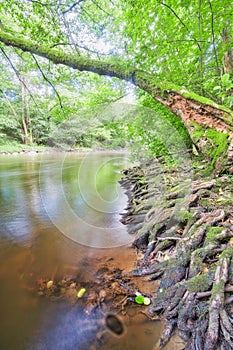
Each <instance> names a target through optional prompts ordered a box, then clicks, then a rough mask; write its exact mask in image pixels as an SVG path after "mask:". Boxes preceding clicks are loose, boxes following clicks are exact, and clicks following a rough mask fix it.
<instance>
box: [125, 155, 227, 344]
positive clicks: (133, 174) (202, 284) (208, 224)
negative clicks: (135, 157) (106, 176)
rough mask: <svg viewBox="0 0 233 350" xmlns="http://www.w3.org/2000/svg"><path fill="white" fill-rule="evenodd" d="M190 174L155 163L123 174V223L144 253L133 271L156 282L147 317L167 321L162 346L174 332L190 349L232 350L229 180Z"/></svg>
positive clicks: (225, 177)
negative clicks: (124, 203) (124, 200)
mask: <svg viewBox="0 0 233 350" xmlns="http://www.w3.org/2000/svg"><path fill="white" fill-rule="evenodd" d="M200 168H201V167H200ZM142 169H144V170H142ZM161 173H162V176H161ZM190 177H191V176H190V173H185V170H184V172H183V174H182V181H181V179H180V178H181V177H180V173H179V174H178V172H177V171H175V170H168V169H166V168H165V167H164V169H163V171H161V164H160V166H158V165H157V163H156V162H155V161H151V162H150V163H148V162H147V164H142V165H141V166H140V167H138V168H137V167H133V168H131V169H128V170H127V171H125V174H124V178H123V179H122V180H121V184H122V186H123V187H124V188H125V189H126V193H127V194H128V196H129V202H128V208H127V213H125V214H123V215H122V220H121V221H122V222H123V223H124V224H126V225H127V227H128V231H129V233H131V234H134V242H133V246H134V247H135V248H136V249H138V250H139V251H141V252H142V253H143V254H140V256H142V258H141V259H140V260H138V261H137V266H136V268H135V269H134V270H133V271H132V273H131V274H132V275H133V276H148V279H149V280H156V279H157V280H158V283H159V286H158V290H157V292H156V293H155V294H154V295H153V302H152V304H151V306H150V308H149V311H148V317H150V318H152V319H153V317H156V315H159V316H160V317H161V318H163V319H164V320H165V321H166V325H165V328H164V332H163V334H162V337H161V340H160V346H161V347H163V346H164V345H165V344H166V343H167V342H168V341H169V339H170V338H171V336H172V334H173V333H174V331H175V330H176V331H177V332H178V334H179V336H180V337H181V338H182V339H183V340H185V343H186V347H185V349H188V350H217V349H233V306H232V301H233V295H232V293H233V259H232V257H233V185H232V178H231V176H229V175H228V176H224V175H223V176H218V177H216V178H211V179H209V178H208V179H206V178H205V177H203V175H202V174H201V175H200V174H198V173H196V174H194V175H193V176H192V178H191V179H190Z"/></svg>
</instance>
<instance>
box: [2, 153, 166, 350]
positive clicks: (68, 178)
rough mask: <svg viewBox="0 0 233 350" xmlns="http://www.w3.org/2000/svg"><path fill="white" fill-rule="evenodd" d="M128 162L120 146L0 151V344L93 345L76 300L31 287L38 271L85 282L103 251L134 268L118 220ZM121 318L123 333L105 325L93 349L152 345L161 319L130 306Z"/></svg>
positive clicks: (81, 349)
mask: <svg viewBox="0 0 233 350" xmlns="http://www.w3.org/2000/svg"><path fill="white" fill-rule="evenodd" d="M127 165H128V159H127V154H125V153H103V152H99V153H94V154H91V155H88V156H87V155H84V154H78V153H69V154H65V153H62V154H59V153H58V154H43V155H42V154H41V155H27V156H26V155H18V156H0V215H1V216H0V218H1V221H0V349H1V350H16V349H17V350H20V349H22V350H27V349H30V350H31V349H33V350H34V349H35V350H47V349H48V350H53V349H54V350H55V349H56V350H73V349H76V350H88V349H91V346H90V344H91V339H95V337H96V333H97V332H98V329H97V327H96V323H95V320H93V323H92V324H91V325H88V327H87V325H86V323H85V315H84V313H83V310H82V308H81V307H80V308H79V307H78V306H77V305H70V304H69V303H68V302H64V301H63V302H57V301H54V302H53V301H51V300H48V299H46V298H43V297H40V296H38V295H37V293H35V291H34V290H33V288H34V287H35V281H36V280H38V279H39V278H47V279H60V278H62V277H63V276H77V274H78V275H79V276H80V279H82V280H86V281H88V280H89V279H91V278H93V274H94V273H95V272H96V271H97V270H98V262H101V261H103V260H105V261H106V260H107V259H108V258H112V259H111V261H113V262H114V264H115V265H116V266H118V267H120V268H121V269H123V270H124V271H127V270H128V271H130V270H131V269H132V268H133V265H134V261H135V251H134V250H133V249H130V248H128V243H130V242H131V240H132V238H133V237H131V236H129V235H128V234H127V232H126V229H125V227H124V226H123V225H122V224H120V222H119V218H120V215H119V212H121V211H123V209H124V207H125V206H126V203H127V198H126V196H125V194H124V192H123V190H122V189H121V188H120V186H119V185H118V180H119V178H120V176H121V175H120V171H121V170H122V169H123V168H125V167H126V166H127ZM150 288H152V289H153V285H151V286H150ZM105 312H106V310H105ZM122 317H123V322H124V323H125V326H126V333H125V335H124V336H122V337H120V338H116V337H115V336H114V335H113V334H111V333H110V332H106V335H105V336H104V337H103V338H102V339H103V340H102V342H99V344H98V349H103V350H107V349H109V348H112V349H124V350H131V349H134V350H137V349H138V350H139V349H140V350H141V349H148V350H149V349H152V348H153V345H154V344H156V342H157V341H158V338H159V334H160V331H161V324H160V323H154V322H151V321H149V320H148V319H147V318H146V317H145V316H144V315H142V314H140V312H138V310H136V309H132V310H129V312H128V313H127V314H126V315H125V316H122ZM103 320H104V315H103ZM84 330H85V331H84ZM156 348H157V347H156ZM153 349H155V347H154V348H153Z"/></svg>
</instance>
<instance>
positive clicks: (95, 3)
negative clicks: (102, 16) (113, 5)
mask: <svg viewBox="0 0 233 350" xmlns="http://www.w3.org/2000/svg"><path fill="white" fill-rule="evenodd" d="M92 2H93V4H94V5H95V6H96V7H98V9H100V10H101V11H103V12H104V13H106V15H108V16H110V17H112V18H115V17H114V16H113V15H112V14H110V13H109V12H107V11H105V9H103V8H102V7H101V6H100V5H99V4H98V3H97V2H96V1H95V0H92Z"/></svg>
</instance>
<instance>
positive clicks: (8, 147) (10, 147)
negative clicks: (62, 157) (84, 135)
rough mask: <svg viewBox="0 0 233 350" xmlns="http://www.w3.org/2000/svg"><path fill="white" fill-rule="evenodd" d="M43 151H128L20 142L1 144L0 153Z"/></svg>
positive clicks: (15, 153)
mask: <svg viewBox="0 0 233 350" xmlns="http://www.w3.org/2000/svg"><path fill="white" fill-rule="evenodd" d="M43 152H68V153H71V152H74V153H75V152H77V153H86V152H126V153H128V151H127V150H125V149H120V148H119V149H104V148H93V149H92V148H64V149H63V148H55V147H49V146H43V145H24V144H20V143H9V144H5V145H1V144H0V155H18V154H37V153H43Z"/></svg>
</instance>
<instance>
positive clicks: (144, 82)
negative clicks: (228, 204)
mask: <svg viewBox="0 0 233 350" xmlns="http://www.w3.org/2000/svg"><path fill="white" fill-rule="evenodd" d="M0 42H2V43H4V44H5V45H8V46H13V47H17V48H20V49H21V50H23V51H28V52H31V53H34V54H36V55H39V56H41V57H45V58H48V59H49V60H51V61H53V62H54V63H56V64H63V65H66V66H69V67H72V68H74V69H77V70H80V71H89V72H94V73H97V74H99V75H107V76H112V77H117V78H119V79H123V80H126V81H129V82H131V83H132V84H134V85H135V86H137V87H139V88H140V89H143V90H144V91H146V92H148V93H149V94H150V95H151V96H152V97H153V98H155V99H156V100H157V101H159V102H161V103H163V104H164V105H166V106H167V107H168V108H169V109H170V110H171V111H172V112H173V113H174V114H176V115H177V116H178V117H179V118H181V119H182V120H183V122H184V124H185V125H186V127H187V129H188V131H189V134H190V137H191V139H192V141H193V143H194V144H195V145H196V146H197V148H198V149H199V150H200V151H202V152H203V154H204V155H205V156H206V158H207V159H208V161H210V162H212V164H213V168H214V167H216V168H217V171H220V170H222V169H224V170H227V168H228V167H229V166H230V163H231V161H232V148H233V141H232V135H233V112H232V111H231V110H230V109H227V108H225V107H223V106H219V105H218V104H216V103H215V102H213V101H211V100H209V99H207V98H204V97H202V96H199V95H197V94H194V93H191V92H189V91H187V90H185V89H184V88H182V87H179V86H176V85H174V84H173V83H170V82H167V81H161V80H160V79H159V78H157V77H156V75H151V74H149V73H147V72H144V71H141V70H138V69H136V68H135V67H133V66H132V65H131V63H130V62H127V61H123V60H120V59H119V60H117V61H116V60H113V59H112V60H108V61H107V60H95V59H91V58H88V57H83V56H81V55H77V54H75V55H74V54H72V53H65V52H64V51H63V50H61V49H58V48H54V47H53V48H49V47H47V46H43V45H38V44H37V43H36V42H33V41H30V40H29V39H28V38H24V37H22V35H20V36H17V34H15V35H14V34H12V32H11V33H9V32H7V31H6V30H3V29H1V28H0ZM206 150H208V152H206ZM230 171H231V172H233V169H232V168H231V169H230Z"/></svg>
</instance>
